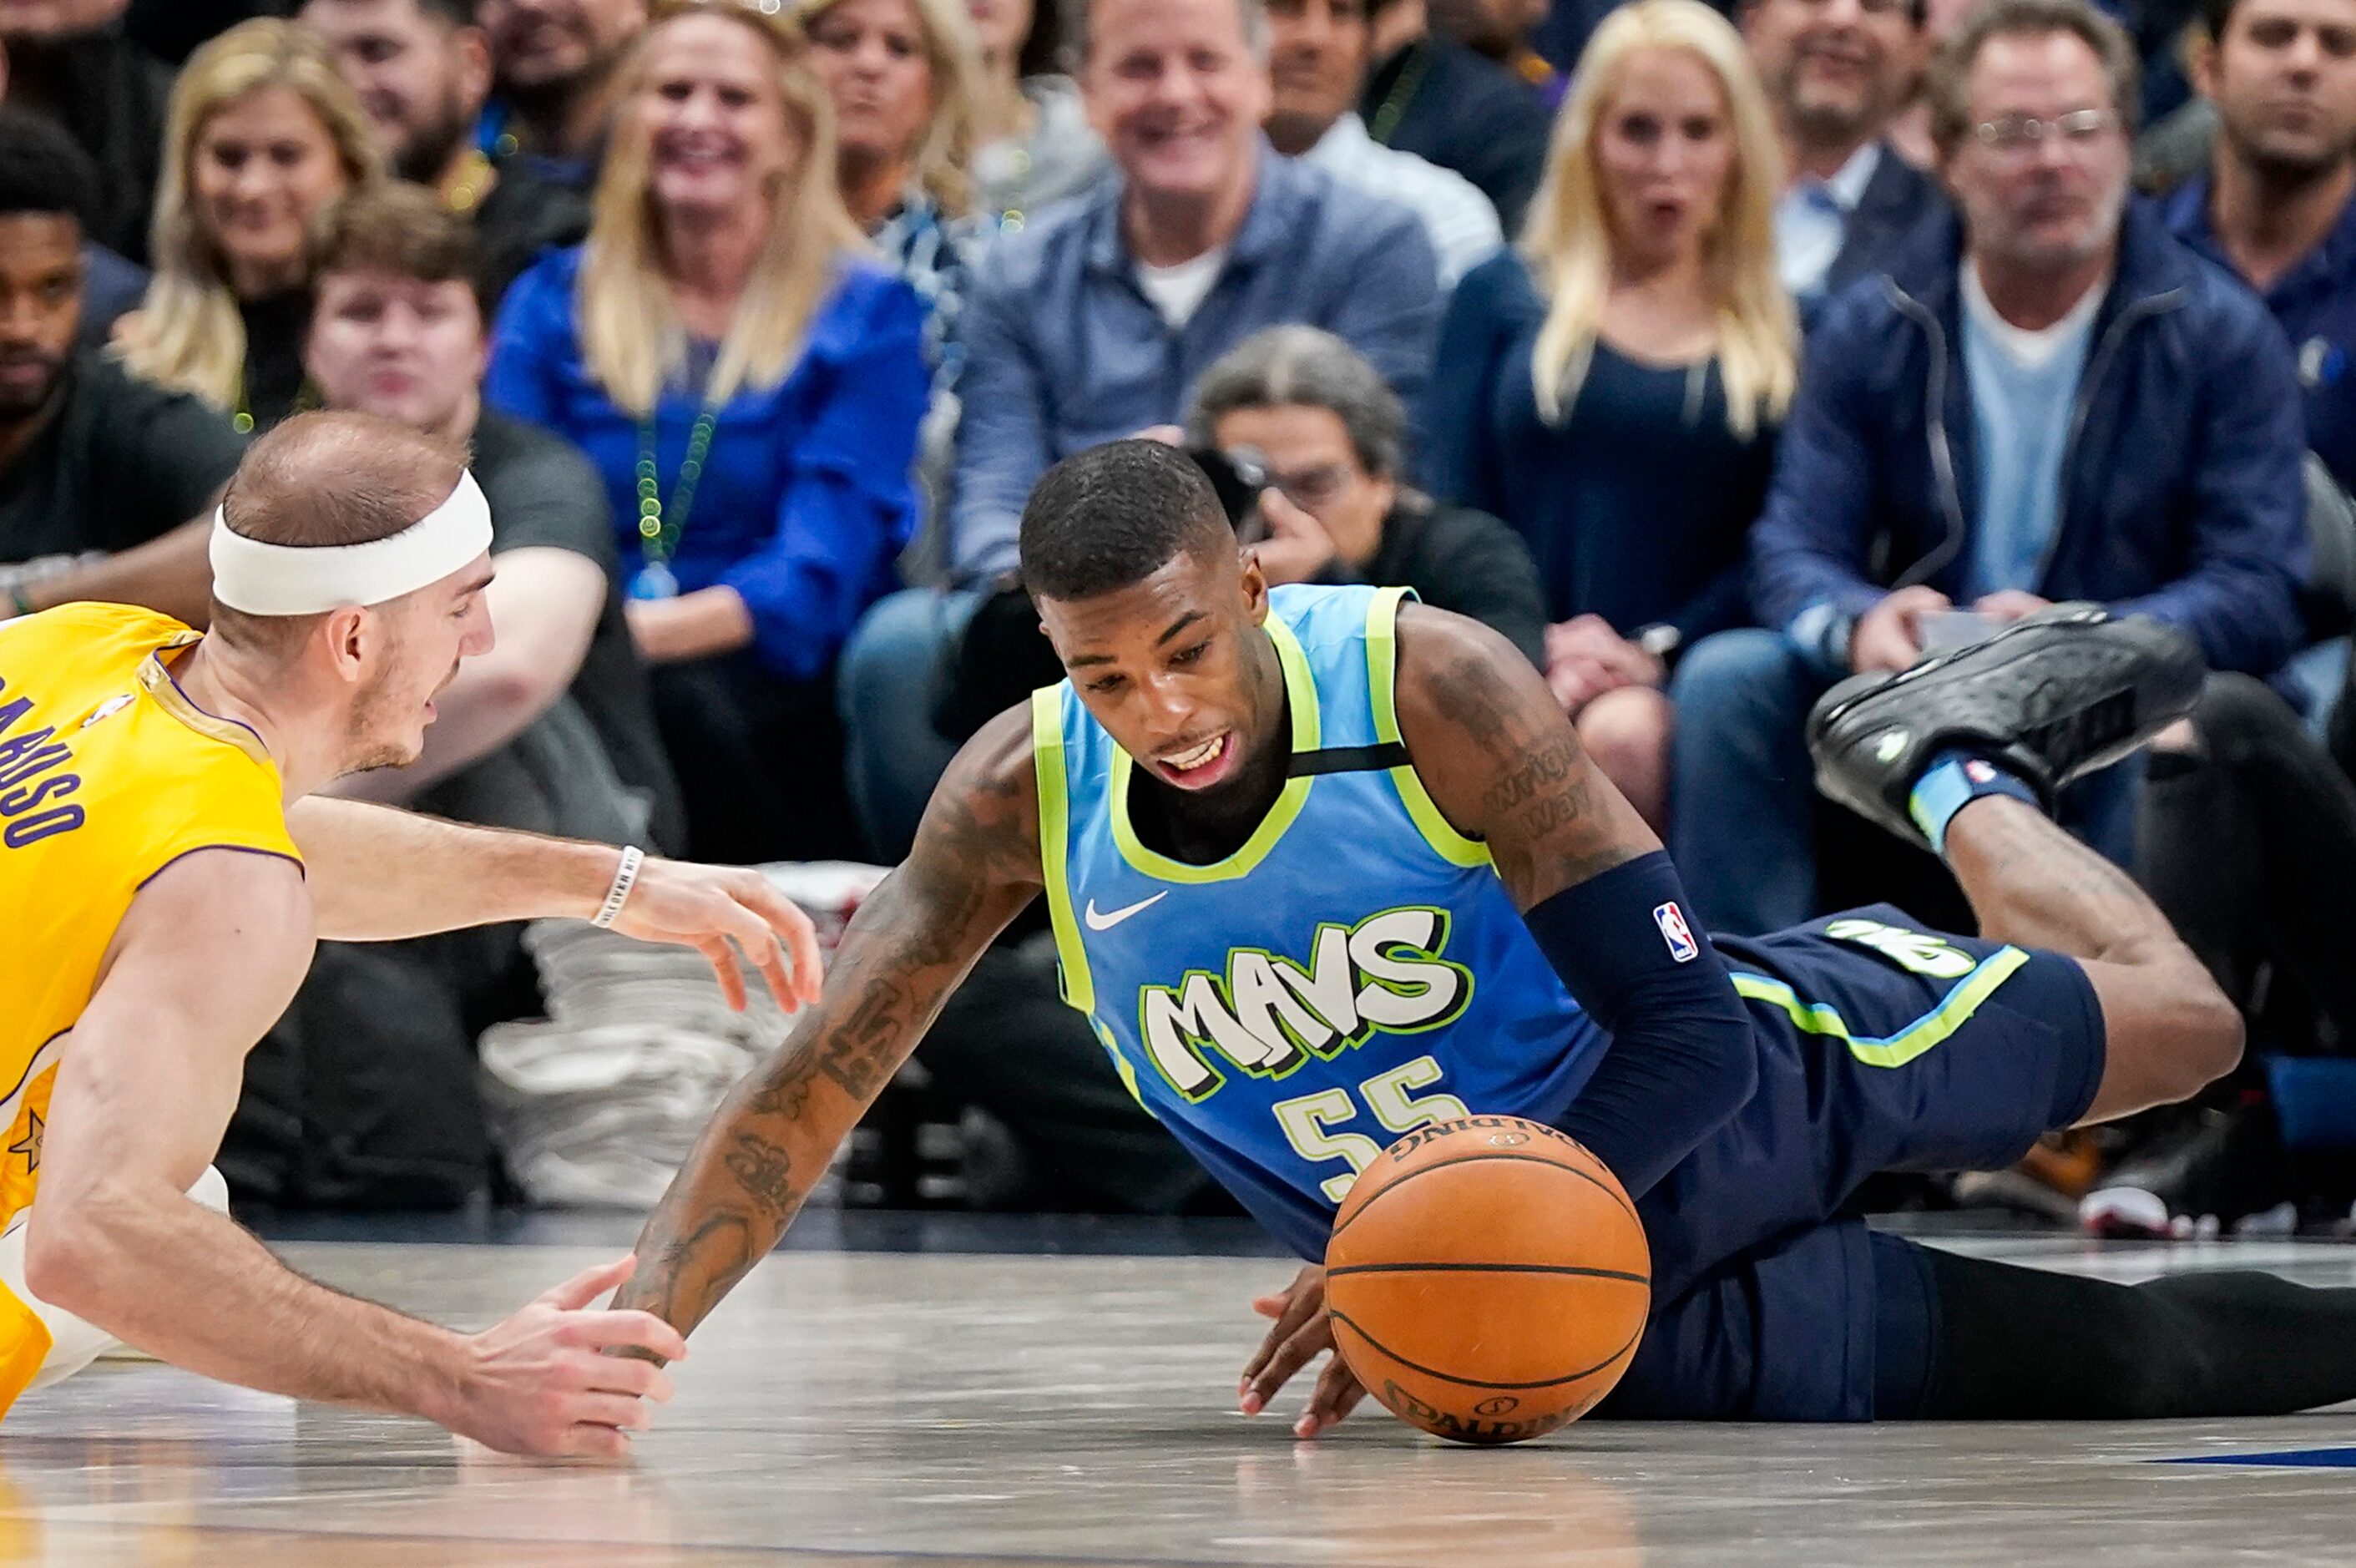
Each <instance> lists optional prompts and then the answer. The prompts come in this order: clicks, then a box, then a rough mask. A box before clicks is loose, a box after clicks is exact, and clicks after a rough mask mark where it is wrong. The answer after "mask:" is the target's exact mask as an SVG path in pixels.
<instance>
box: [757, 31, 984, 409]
mask: <svg viewBox="0 0 2356 1568" xmlns="http://www.w3.org/2000/svg"><path fill="white" fill-rule="evenodd" d="M800 16H801V25H802V30H803V32H804V33H805V34H806V35H808V37H809V43H810V68H811V70H815V71H816V72H817V73H818V77H819V81H822V82H824V83H825V84H826V90H827V93H828V95H829V96H830V98H831V99H832V101H833V103H834V131H835V167H836V169H837V171H838V176H839V178H840V179H841V185H842V199H843V201H844V204H845V205H846V206H848V207H849V208H850V209H851V217H852V218H854V219H855V220H858V223H859V226H860V227H861V228H862V229H864V230H865V231H867V233H868V235H869V237H870V238H871V239H872V240H873V243H874V245H875V248H876V249H877V250H879V251H881V252H883V256H884V259H885V260H886V261H888V262H890V263H892V265H893V266H894V267H896V268H897V269H898V270H899V273H900V275H901V276H902V277H904V278H905V279H907V280H908V284H909V285H910V286H911V287H913V288H914V289H915V290H916V293H917V295H918V296H919V297H921V298H922V299H923V300H924V302H925V304H926V306H928V307H929V308H930V310H931V312H932V317H931V321H930V323H929V325H928V327H927V328H926V338H925V341H926V347H927V349H928V351H929V352H930V353H931V355H932V358H933V361H934V363H935V364H936V365H937V366H940V367H941V368H942V370H943V371H944V374H943V378H942V381H943V385H944V387H946V386H948V384H950V383H951V382H953V381H954V380H955V366H954V365H953V364H944V362H943V361H944V359H945V357H946V356H948V355H949V354H951V353H953V351H954V350H953V348H952V345H953V344H954V343H955V341H956V338H955V332H954V328H956V325H957V314H958V306H959V305H960V304H961V303H962V302H963V300H964V297H965V285H966V272H967V268H968V267H969V266H970V265H971V263H972V262H973V259H974V251H975V249H976V247H977V246H978V245H979V244H980V241H981V239H982V237H983V236H984V235H985V234H986V233H987V232H988V231H989V229H990V225H989V224H988V223H987V222H986V221H985V220H984V219H983V218H982V217H981V216H980V214H979V213H978V211H977V209H976V208H975V205H974V186H973V174H972V162H973V152H974V145H975V104H976V101H977V96H978V94H979V91H980V84H981V56H980V45H979V43H978V42H977V41H976V39H975V37H974V28H973V21H972V18H971V17H970V16H968V15H967V13H966V10H965V7H964V5H963V3H962V0H809V3H808V4H806V5H803V7H802V9H801V13H800Z"/></svg>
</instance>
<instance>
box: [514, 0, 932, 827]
mask: <svg viewBox="0 0 2356 1568" xmlns="http://www.w3.org/2000/svg"><path fill="white" fill-rule="evenodd" d="M656 18H657V19H656V22H655V25H654V26H653V27H651V28H649V29H648V33H647V35H646V36H645V38H643V40H642V41H641V43H640V45H639V47H638V49H637V53H636V54H635V55H634V56H633V58H632V62H631V65H630V67H629V68H628V71H627V74H626V78H625V81H624V85H623V92H624V96H623V100H622V107H621V109H620V112H619V113H618V114H617V115H616V125H615V134H614V138H613V143H612V145H611V147H610V149H609V151H608V153H607V156H606V160H605V171H604V173H603V175H602V176H601V177H600V179H599V182H598V188H597V195H596V204H595V218H594V224H593V226H592V229H591V231H590V237H589V242H588V243H587V244H586V245H585V246H584V247H582V248H580V249H578V250H573V251H567V252H559V253H557V254H555V255H552V256H551V257H549V258H548V259H547V260H546V261H544V262H543V263H541V264H540V265H539V266H538V267H536V268H534V269H533V270H532V271H531V272H530V273H528V274H525V275H524V277H523V278H521V279H520V280H519V281H518V282H517V284H516V285H515V287H514V288H513V290H512V291H511V292H510V293H509V297H508V301H507V304H506V306H505V308H504V309H503V310H502V311H501V312H500V317H499V323H498V332H497V335H496V339H495V342H494V345H493V348H492V354H491V365H490V374H489V378H488V381H487V389H486V390H487V398H488V401H489V402H490V403H491V404H492V405H493V406H494V407H497V408H499V409H502V410H504V411H506V412H508V413H513V414H517V415H519V416H520V417H523V418H526V419H530V420H533V421H536V422H537V423H539V424H544V425H546V426H548V427H549V428H551V429H552V430H555V431H557V432H559V433H560V434H562V435H566V436H568V437H570V438H571V439H572V440H573V441H574V442H575V443H576V444H578V445H579V446H581V447H582V449H583V450H584V451H585V452H587V453H588V455H589V456H590V457H591V459H592V460H593V461H594V463H595V464H596V465H597V468H598V471H599V472H600V473H601V474H602V475H603V476H604V478H605V486H606V489H607V491H608V492H609V493H610V494H611V495H612V497H613V498H614V502H615V509H614V510H615V515H616V518H617V519H619V520H620V526H621V528H622V531H623V537H622V542H621V543H622V561H623V570H624V573H625V575H626V582H627V586H628V595H629V602H628V611H629V618H630V629H631V631H632V633H633V634H634V635H635V636H636V638H637V643H638V646H639V649H640V650H641V651H643V652H644V653H645V655H646V657H647V659H648V661H649V662H650V663H652V664H653V665H654V667H655V698H656V703H657V710H658V715H659V718H660V719H661V721H662V724H663V731H664V739H665V742H666V744H667V745H668V746H669V749H670V751H671V760H672V762H673V765H674V766H675V768H677V770H678V772H679V775H680V786H681V789H682V791H683V793H684V795H685V799H686V803H687V808H688V816H689V831H690V841H689V850H690V853H691V854H695V855H697V856H699V857H703V858H709V859H713V860H729V861H753V860H765V859H776V858H794V859H802V858H816V857H821V856H828V855H834V854H848V853H851V851H853V850H854V848H855V833H854V832H853V830H852V828H851V820H850V816H849V810H848V807H847V805H846V803H845V801H844V796H843V787H842V766H841V733H840V729H839V726H838V725H837V723H836V721H835V719H834V717H833V703H832V700H831V693H830V683H831V677H832V666H833V662H834V658H835V655H836V653H837V652H838V651H839V650H840V649H841V644H842V640H843V639H844V637H845V636H846V635H847V634H848V633H849V631H850V629H851V625H852V623H853V622H854V621H856V620H857V619H858V618H859V614H860V612H861V611H862V610H863V609H864V608H866V607H867V606H868V605H869V604H870V603H871V602H873V600H874V599H875V598H876V597H877V596H879V595H880V594H882V593H883V591H884V590H885V589H886V588H887V587H889V586H890V585H891V581H892V579H891V570H892V562H893V559H894V556H895V555H896V554H897V553H898V552H899V550H900V549H901V547H902V546H903V545H904V544H905V543H906V542H907V540H908V536H909V533H910V532H911V530H912V528H913V525H914V522H915V519H916V499H915V493H914V489H913V487H912V485H911V482H910V478H909V467H910V463H911V461H912V459H913V457H914V455H915V452H916V431H917V427H918V424H920V422H921V421H922V420H923V418H924V413H925V404H926V389H927V381H928V372H927V371H926V364H925V354H924V349H923V336H924V329H925V313H924V307H923V306H922V305H921V304H920V303H919V301H918V300H917V298H916V295H915V294H914V293H913V292H912V291H911V290H910V289H909V287H908V286H907V285H906V284H905V283H903V282H901V281H900V280H898V279H897V278H895V277H894V276H892V275H891V274H890V273H889V272H888V271H886V270H885V269H884V268H883V266H882V265H881V264H880V263H876V262H874V261H873V260H872V259H870V255H869V252H868V251H867V247H866V243H865V241H864V239H863V237H862V235H861V233H860V231H859V229H858V227H857V225H855V224H854V223H853V222H852V221H851V218H850V216H849V214H848V213H846V212H845V211H844V209H843V206H842V200H841V196H840V195H839V194H838V193H837V190H836V187H835V182H834V179H833V170H834V149H833V145H832V131H831V124H830V113H829V112H828V110H827V108H826V104H825V99H824V94H823V92H822V91H821V90H820V89H819V86H818V85H817V83H816V82H815V81H813V80H812V79H811V78H810V76H809V73H808V72H807V70H805V69H804V68H803V67H802V66H801V65H800V64H799V63H798V61H799V55H800V48H799V45H798V41H797V39H796V38H794V36H793V34H792V33H791V32H790V30H789V29H788V27H787V25H786V24H784V23H782V22H779V21H777V20H776V19H775V18H774V17H773V16H766V15H764V14H763V13H761V12H759V11H757V10H755V9H753V8H751V7H741V8H740V7H738V6H736V5H731V4H726V3H725V0H685V3H681V0H671V3H668V4H665V5H660V6H659V7H658V9H657V12H656Z"/></svg>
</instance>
